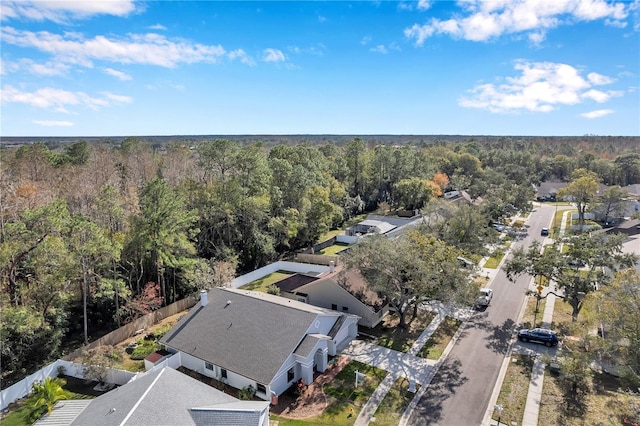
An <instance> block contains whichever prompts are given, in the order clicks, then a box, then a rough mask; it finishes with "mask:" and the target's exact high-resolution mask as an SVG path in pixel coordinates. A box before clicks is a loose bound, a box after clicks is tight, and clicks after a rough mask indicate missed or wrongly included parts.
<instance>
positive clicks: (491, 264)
mask: <svg viewBox="0 0 640 426" xmlns="http://www.w3.org/2000/svg"><path fill="white" fill-rule="evenodd" d="M509 245H511V243H510V242H508V241H507V242H506V244H504V245H502V246H500V247H497V248H496V249H495V250H494V251H493V253H492V254H491V257H490V258H488V259H487V261H486V262H485V263H484V265H482V267H483V268H490V269H496V268H497V267H498V265H499V264H500V261H502V258H504V254H505V252H506V251H507V250H508V249H509Z"/></svg>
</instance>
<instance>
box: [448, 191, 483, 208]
mask: <svg viewBox="0 0 640 426" xmlns="http://www.w3.org/2000/svg"><path fill="white" fill-rule="evenodd" d="M443 196H444V199H445V200H447V201H451V202H452V203H459V202H463V203H467V204H473V205H474V206H478V205H480V204H482V202H483V201H484V200H483V199H482V198H480V197H478V198H476V199H475V200H474V199H473V198H471V195H469V193H468V192H467V191H449V192H445V193H444V194H443Z"/></svg>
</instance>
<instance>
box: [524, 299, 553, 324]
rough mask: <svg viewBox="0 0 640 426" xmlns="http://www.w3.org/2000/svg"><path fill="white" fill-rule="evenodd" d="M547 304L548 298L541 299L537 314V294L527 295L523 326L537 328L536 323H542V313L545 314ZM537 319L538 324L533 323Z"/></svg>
mask: <svg viewBox="0 0 640 426" xmlns="http://www.w3.org/2000/svg"><path fill="white" fill-rule="evenodd" d="M546 304H547V299H540V302H539V303H538V314H537V315H534V314H535V310H536V297H535V296H527V307H526V308H525V311H524V315H523V316H522V327H523V328H535V327H536V324H538V325H540V323H541V322H542V315H543V314H544V307H545V305H546ZM534 317H535V320H536V324H534V323H533V320H534Z"/></svg>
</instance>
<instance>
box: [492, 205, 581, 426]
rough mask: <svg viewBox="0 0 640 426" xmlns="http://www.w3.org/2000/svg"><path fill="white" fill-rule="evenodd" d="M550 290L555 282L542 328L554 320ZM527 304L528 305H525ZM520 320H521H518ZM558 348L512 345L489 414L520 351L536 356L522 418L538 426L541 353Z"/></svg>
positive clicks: (524, 424) (562, 227)
mask: <svg viewBox="0 0 640 426" xmlns="http://www.w3.org/2000/svg"><path fill="white" fill-rule="evenodd" d="M568 215H569V211H565V212H564V213H563V215H562V221H561V222H560V232H559V234H560V236H562V235H564V233H565V230H566V223H567V216H568ZM549 228H551V226H550V227H549ZM550 240H551V239H550V238H545V241H544V243H543V244H549V243H550V242H551V241H550ZM536 287H537V284H536V283H535V281H534V279H532V280H531V284H530V285H529V288H530V290H532V291H537V290H536ZM549 291H556V288H555V283H553V282H551V283H550V285H549V287H548V288H545V289H543V291H542V294H543V297H545V298H546V304H545V306H544V312H543V314H542V323H541V324H540V327H541V328H550V327H551V322H552V321H553V310H554V307H555V300H556V297H555V296H554V295H553V294H549ZM525 306H526V305H525ZM518 322H520V320H519V321H518ZM556 350H557V348H556V347H554V348H546V347H543V346H540V345H535V344H531V343H519V342H518V343H515V344H513V345H512V349H511V351H510V353H509V355H508V356H507V357H506V359H505V361H506V362H505V363H503V366H502V370H503V371H501V374H500V377H499V379H498V381H497V382H496V389H495V391H494V396H493V398H492V401H491V405H490V407H489V408H488V409H487V412H488V413H489V416H490V415H491V413H492V412H493V411H492V409H491V407H493V406H494V405H495V402H496V401H497V398H498V395H499V391H500V388H502V382H503V380H504V373H505V372H506V369H507V367H508V365H509V362H508V360H509V359H510V358H511V354H512V353H518V354H523V355H529V356H532V357H535V360H534V362H533V369H532V371H531V381H530V382H529V390H528V393H527V402H526V405H525V408H524V416H523V418H522V426H538V420H539V419H538V415H539V412H540V401H541V399H542V385H543V383H544V370H545V367H546V365H545V363H544V361H543V360H542V359H543V357H542V356H541V355H543V354H547V355H550V356H554V355H555V353H556ZM486 424H489V425H492V426H493V425H497V422H496V421H495V420H493V419H491V418H490V417H489V421H488V422H486Z"/></svg>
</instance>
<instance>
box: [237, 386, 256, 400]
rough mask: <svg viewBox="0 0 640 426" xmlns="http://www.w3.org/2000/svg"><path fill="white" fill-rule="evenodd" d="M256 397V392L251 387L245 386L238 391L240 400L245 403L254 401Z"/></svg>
mask: <svg viewBox="0 0 640 426" xmlns="http://www.w3.org/2000/svg"><path fill="white" fill-rule="evenodd" d="M255 395H256V390H255V388H254V387H253V386H251V385H249V386H245V387H243V388H242V389H240V390H239V391H238V399H242V400H245V401H249V400H251V399H253V397H254V396H255Z"/></svg>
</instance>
